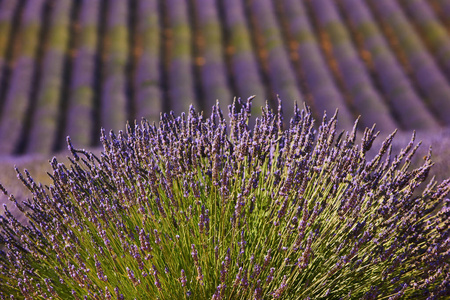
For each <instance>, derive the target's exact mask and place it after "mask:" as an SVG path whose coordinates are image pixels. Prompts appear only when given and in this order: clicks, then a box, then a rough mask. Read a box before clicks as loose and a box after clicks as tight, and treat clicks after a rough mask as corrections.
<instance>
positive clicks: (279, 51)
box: [247, 0, 304, 120]
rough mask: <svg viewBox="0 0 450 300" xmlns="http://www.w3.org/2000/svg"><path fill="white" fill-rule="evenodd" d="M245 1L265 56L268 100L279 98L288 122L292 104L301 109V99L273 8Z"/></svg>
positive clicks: (266, 1) (264, 0)
mask: <svg viewBox="0 0 450 300" xmlns="http://www.w3.org/2000/svg"><path fill="white" fill-rule="evenodd" d="M247 2H248V5H249V10H250V12H251V16H250V18H251V19H252V24H253V25H254V32H255V33H257V34H258V35H260V40H261V49H262V50H261V51H263V53H264V56H263V57H262V60H264V63H263V64H264V65H266V67H267V68H266V72H267V75H266V76H267V77H268V79H269V81H270V86H271V90H272V91H271V93H272V95H271V96H270V98H271V99H272V98H276V95H279V97H280V98H281V99H283V100H284V107H285V109H284V116H283V117H284V119H285V120H289V118H290V115H291V113H290V111H291V107H293V105H294V102H297V103H298V104H299V105H300V106H303V104H304V97H303V96H302V93H301V91H300V88H299V86H300V85H299V84H298V82H297V78H296V76H295V73H294V70H293V67H292V65H291V64H290V60H289V56H288V52H287V49H286V48H285V46H284V42H283V39H282V35H281V31H280V29H279V24H278V22H277V19H276V16H275V14H274V10H275V9H274V7H273V6H272V3H271V1H270V0H260V1H257V2H256V1H253V2H252V1H247Z"/></svg>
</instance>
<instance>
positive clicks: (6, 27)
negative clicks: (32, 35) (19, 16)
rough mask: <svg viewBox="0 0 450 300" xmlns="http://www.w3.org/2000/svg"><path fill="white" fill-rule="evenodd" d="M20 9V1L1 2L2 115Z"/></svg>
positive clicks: (0, 80) (0, 66)
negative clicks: (17, 16)
mask: <svg viewBox="0 0 450 300" xmlns="http://www.w3.org/2000/svg"><path fill="white" fill-rule="evenodd" d="M18 9H19V2H18V1H16V0H5V1H2V2H0V115H1V108H2V103H3V94H4V89H6V87H7V86H6V82H5V83H4V80H6V78H5V77H6V75H7V68H8V54H9V52H10V51H9V50H10V48H11V41H12V40H13V34H12V31H13V30H14V28H13V22H14V17H15V12H16V10H18Z"/></svg>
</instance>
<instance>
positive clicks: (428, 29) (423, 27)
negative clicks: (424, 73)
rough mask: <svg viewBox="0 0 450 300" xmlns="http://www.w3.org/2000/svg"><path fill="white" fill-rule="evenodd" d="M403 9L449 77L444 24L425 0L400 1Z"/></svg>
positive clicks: (449, 42)
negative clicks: (410, 17)
mask: <svg viewBox="0 0 450 300" xmlns="http://www.w3.org/2000/svg"><path fill="white" fill-rule="evenodd" d="M401 3H402V4H403V6H404V8H405V11H406V12H407V13H408V14H409V15H410V16H412V19H413V20H414V21H415V24H416V25H417V27H418V28H419V29H420V31H421V33H422V34H421V37H422V38H424V39H425V43H426V44H428V45H430V47H431V49H432V51H433V53H434V57H435V58H436V59H437V62H438V63H439V65H440V66H442V68H443V69H444V72H445V74H446V76H447V80H449V79H450V36H449V32H447V30H446V29H445V26H444V25H443V24H442V23H441V21H440V20H439V18H438V17H437V16H436V14H435V13H434V12H433V9H432V8H431V7H430V6H429V4H428V3H427V2H426V1H423V0H411V1H402V2H401Z"/></svg>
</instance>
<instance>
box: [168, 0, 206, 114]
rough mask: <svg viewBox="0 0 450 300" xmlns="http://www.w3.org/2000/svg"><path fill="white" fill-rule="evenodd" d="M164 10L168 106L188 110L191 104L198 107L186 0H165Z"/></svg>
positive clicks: (180, 110) (181, 110)
mask: <svg viewBox="0 0 450 300" xmlns="http://www.w3.org/2000/svg"><path fill="white" fill-rule="evenodd" d="M161 2H164V8H165V9H164V10H165V14H166V18H167V22H168V27H167V29H166V30H167V31H168V34H170V43H169V49H166V51H167V53H166V56H167V57H166V65H165V67H166V69H167V86H168V99H169V103H168V104H169V105H168V107H169V109H170V110H173V111H174V112H175V114H176V115H179V114H180V113H181V112H185V111H188V109H189V106H190V105H191V104H192V105H194V106H195V107H198V104H199V103H198V98H197V95H196V93H195V83H194V69H193V53H192V39H193V37H192V32H191V27H190V22H189V13H188V3H187V0H168V1H161Z"/></svg>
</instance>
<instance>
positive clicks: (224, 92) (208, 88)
mask: <svg viewBox="0 0 450 300" xmlns="http://www.w3.org/2000/svg"><path fill="white" fill-rule="evenodd" d="M193 2H194V8H195V12H196V13H195V18H196V20H197V22H198V26H199V31H200V32H199V35H200V38H201V43H200V45H199V48H200V49H199V52H200V55H201V56H200V58H199V60H200V61H199V62H198V65H199V67H200V76H201V86H202V92H203V99H204V104H205V105H204V106H205V109H209V108H210V107H212V106H213V105H215V103H216V100H220V102H221V104H222V106H223V108H226V107H227V106H228V105H229V104H231V103H232V100H233V94H232V92H231V89H230V86H229V85H228V81H227V67H226V63H225V53H224V52H225V50H224V45H223V35H222V27H221V26H222V24H221V23H220V18H219V12H218V7H217V6H216V3H215V1H213V0H195V1H193Z"/></svg>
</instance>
